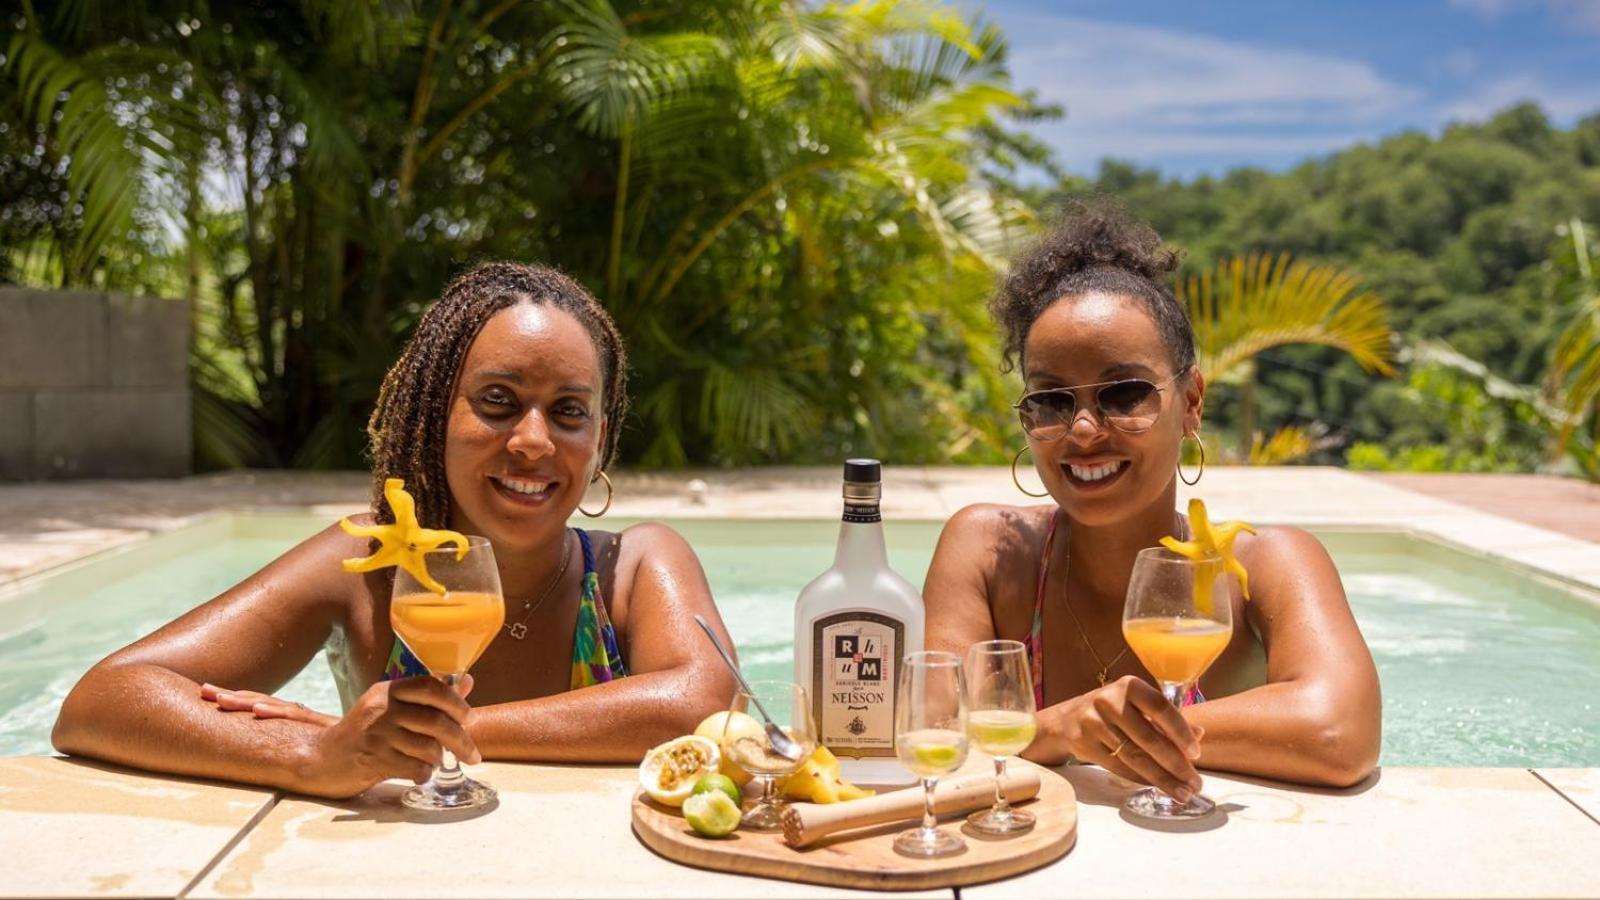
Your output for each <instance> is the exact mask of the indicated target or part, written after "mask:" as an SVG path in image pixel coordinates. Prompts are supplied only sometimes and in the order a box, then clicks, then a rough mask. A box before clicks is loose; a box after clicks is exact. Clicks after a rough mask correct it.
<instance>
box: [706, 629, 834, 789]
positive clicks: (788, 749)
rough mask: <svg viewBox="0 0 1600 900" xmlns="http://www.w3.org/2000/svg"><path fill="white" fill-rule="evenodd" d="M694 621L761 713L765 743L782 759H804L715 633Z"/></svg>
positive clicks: (800, 751)
mask: <svg viewBox="0 0 1600 900" xmlns="http://www.w3.org/2000/svg"><path fill="white" fill-rule="evenodd" d="M694 621H695V624H697V625H699V626H700V630H701V631H704V632H705V633H706V637H708V638H710V639H711V646H713V647H716V648H717V655H718V656H721V657H722V661H723V662H725V663H727V664H728V671H730V672H732V673H733V677H734V678H735V679H737V680H738V682H739V687H741V688H743V689H744V692H745V695H746V696H748V697H749V698H750V702H751V703H754V704H755V705H756V711H757V712H759V713H761V718H762V719H763V720H765V722H766V723H767V724H766V730H767V743H768V744H769V745H771V747H772V749H773V750H774V751H776V752H777V754H778V755H779V756H781V757H783V758H784V759H788V760H796V761H797V760H799V759H801V758H802V757H804V756H805V755H806V752H805V749H804V748H802V747H801V746H800V745H799V744H798V743H796V742H795V739H794V738H792V737H789V736H788V735H787V734H784V733H783V729H782V728H779V727H778V724H777V723H776V722H774V721H772V716H771V715H769V714H768V713H767V708H766V707H765V706H762V705H761V701H760V700H758V699H756V692H755V691H753V690H751V689H750V682H748V681H745V680H744V674H743V673H741V672H740V671H739V666H738V664H737V663H735V662H734V661H733V657H732V656H730V655H729V654H728V651H727V649H726V648H724V647H723V646H722V641H720V640H718V639H717V633H716V632H715V631H712V630H711V626H710V625H707V624H706V620H705V619H702V618H700V616H699V615H696V616H695V617H694Z"/></svg>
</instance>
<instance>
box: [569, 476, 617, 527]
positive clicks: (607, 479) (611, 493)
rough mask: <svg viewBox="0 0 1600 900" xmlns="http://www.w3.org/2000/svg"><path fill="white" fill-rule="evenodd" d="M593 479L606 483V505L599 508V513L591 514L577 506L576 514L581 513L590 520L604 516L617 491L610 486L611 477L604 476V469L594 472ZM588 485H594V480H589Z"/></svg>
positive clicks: (581, 506) (580, 505)
mask: <svg viewBox="0 0 1600 900" xmlns="http://www.w3.org/2000/svg"><path fill="white" fill-rule="evenodd" d="M594 477H595V478H598V479H600V480H601V481H604V482H605V483H606V505H605V506H602V507H600V511H599V512H597V513H592V512H589V511H588V510H587V509H584V508H583V505H582V504H579V505H578V512H581V513H583V514H584V515H586V516H588V517H589V518H591V519H598V518H600V517H601V516H603V515H605V514H606V510H608V509H610V508H611V498H612V497H615V496H616V493H617V489H616V488H614V487H612V486H611V476H609V475H607V474H606V470H605V469H600V470H599V471H597V472H595V473H594ZM589 483H590V484H594V479H590V480H589Z"/></svg>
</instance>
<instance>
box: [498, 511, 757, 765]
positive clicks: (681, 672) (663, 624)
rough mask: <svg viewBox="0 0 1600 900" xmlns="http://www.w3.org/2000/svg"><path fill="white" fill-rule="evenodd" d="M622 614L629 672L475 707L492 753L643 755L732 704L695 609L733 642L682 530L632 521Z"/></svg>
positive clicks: (624, 557)
mask: <svg viewBox="0 0 1600 900" xmlns="http://www.w3.org/2000/svg"><path fill="white" fill-rule="evenodd" d="M614 580H615V584H616V585H617V586H616V587H613V588H612V590H613V591H614V592H616V594H617V602H615V603H613V604H612V605H611V608H612V609H620V608H622V607H623V606H624V605H625V606H626V608H627V620H626V622H625V631H623V625H624V623H622V622H619V631H622V632H623V633H622V634H620V635H619V637H622V638H623V639H624V640H625V641H626V647H625V650H626V652H625V654H624V655H625V657H626V659H627V663H628V677H626V678H622V679H619V680H616V681H610V682H606V683H605V684H598V685H594V686H592V687H587V688H583V689H581V690H576V691H567V692H565V693H562V694H556V695H554V696H550V697H541V698H538V699H534V700H520V701H516V702H513V703H499V704H494V705H492V706H481V707H475V708H474V709H473V710H472V714H471V717H470V719H469V720H468V727H469V730H470V732H471V734H472V737H473V739H474V740H475V741H476V742H477V745H478V747H479V748H480V749H481V750H482V751H483V754H484V755H485V756H487V757H491V758H494V759H525V760H542V761H552V762H554V761H573V762H638V761H639V759H641V758H642V757H643V756H644V753H645V751H646V750H648V749H650V748H651V747H653V746H655V745H656V744H659V743H661V742H662V741H665V740H669V739H671V738H675V737H678V736H679V735H683V734H688V733H690V732H692V731H693V730H694V728H695V726H696V725H698V724H699V723H700V721H701V720H702V719H704V718H705V717H706V716H708V715H710V714H711V713H713V712H716V711H718V710H723V709H727V708H728V705H729V703H730V702H731V701H732V700H733V694H734V690H735V685H734V681H733V676H732V675H730V674H729V673H728V670H727V667H726V666H724V665H723V664H722V660H721V659H719V658H718V657H717V654H716V651H715V650H713V649H712V647H711V642H710V641H709V640H707V639H706V636H705V635H704V634H702V633H701V631H700V628H699V626H697V625H695V623H694V616H695V615H696V614H698V615H700V616H702V617H704V618H705V620H706V621H707V622H709V623H710V624H711V626H712V628H714V629H716V631H717V633H718V635H719V636H720V637H721V638H722V641H723V644H724V645H725V646H727V647H730V648H731V647H732V646H733V642H732V641H731V640H729V638H728V633H727V629H726V628H724V627H723V626H722V620H721V618H720V617H719V616H718V615H717V608H716V604H715V603H714V602H713V601H712V599H711V588H710V586H709V585H707V583H706V578H705V573H704V572H702V571H701V568H700V561H699V559H697V558H696V557H695V555H694V551H693V550H691V549H690V548H689V545H688V543H687V542H685V541H684V539H683V538H682V537H680V536H679V535H678V534H677V533H676V532H674V531H672V530H671V529H669V528H666V527H665V526H661V525H652V524H644V525H635V526H633V527H631V528H629V529H627V530H626V531H624V532H623V534H622V537H621V539H620V544H619V548H618V552H617V563H616V578H615V579H614Z"/></svg>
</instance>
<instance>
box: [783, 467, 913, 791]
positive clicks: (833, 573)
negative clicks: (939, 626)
mask: <svg viewBox="0 0 1600 900" xmlns="http://www.w3.org/2000/svg"><path fill="white" fill-rule="evenodd" d="M882 469H883V467H882V466H881V465H880V464H879V462H878V461H877V460H875V459H849V460H845V464H844V521H843V523H842V524H840V526H839V546H838V549H837V550H836V551H835V553H834V557H833V566H832V567H831V568H829V569H828V570H827V571H826V572H823V573H822V574H821V575H818V576H817V577H816V579H815V580H813V581H812V582H811V583H810V584H808V585H806V586H805V588H804V589H803V590H801V591H800V597H799V599H798V600H796V601H795V605H794V671H795V681H796V682H797V683H799V684H801V685H803V686H804V687H805V689H806V691H807V692H808V693H809V694H810V695H811V704H812V715H813V717H814V718H815V720H816V725H817V738H818V741H819V742H820V743H822V744H825V745H826V746H827V747H828V749H829V750H832V751H833V752H834V754H835V755H836V756H838V757H839V761H840V768H841V770H842V771H841V774H842V775H843V776H844V777H845V779H846V780H849V781H853V782H856V783H858V784H859V783H866V784H880V785H887V784H909V783H911V782H912V781H914V780H915V779H914V776H911V775H909V774H908V773H907V772H906V770H905V768H904V767H902V766H901V765H900V763H899V760H898V758H897V757H896V756H895V750H894V702H895V690H894V688H895V678H896V677H897V676H898V675H899V670H900V659H901V657H903V656H905V655H906V654H907V653H914V652H916V651H918V650H921V649H922V629H923V611H922V595H921V594H919V593H918V592H917V589H916V588H915V587H912V586H911V583H910V582H908V581H906V580H905V579H904V578H901V577H900V576H899V575H897V574H896V573H895V571H894V570H893V569H891V568H889V554H888V551H887V550H886V549H885V547H884V542H883V517H882V515H880V514H879V512H878V502H879V499H880V498H881V497H882V495H883V476H882Z"/></svg>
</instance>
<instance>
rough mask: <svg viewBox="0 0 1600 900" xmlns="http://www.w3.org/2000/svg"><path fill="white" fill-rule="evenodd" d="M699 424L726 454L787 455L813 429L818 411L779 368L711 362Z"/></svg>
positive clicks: (708, 368) (701, 403) (703, 387)
mask: <svg viewBox="0 0 1600 900" xmlns="http://www.w3.org/2000/svg"><path fill="white" fill-rule="evenodd" d="M700 419H701V422H702V423H703V425H704V426H705V427H706V429H707V430H708V431H710V432H711V433H712V435H713V439H714V440H715V442H716V444H717V446H718V448H719V449H721V450H723V451H724V452H726V453H744V452H748V451H749V450H751V449H755V450H757V451H765V452H768V453H777V454H783V453H787V452H788V451H789V450H790V449H791V448H792V447H793V446H794V445H795V443H796V442H798V441H799V440H801V439H802V438H803V437H804V436H805V435H807V434H809V433H811V432H812V431H813V430H814V429H815V427H816V421H815V419H816V410H815V409H814V407H813V406H812V404H811V402H810V401H809V400H807V399H806V397H805V396H804V395H802V394H801V393H800V392H799V391H798V390H796V389H795V388H794V387H793V386H792V385H790V384H789V383H787V382H786V381H785V380H784V379H783V376H782V374H781V373H780V372H779V371H777V370H776V369H775V368H768V367H763V366H756V365H745V366H738V367H735V366H730V365H726V364H723V363H721V362H718V361H716V360H708V361H707V363H706V370H705V379H704V381H703V382H702V387H701V393H700Z"/></svg>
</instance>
